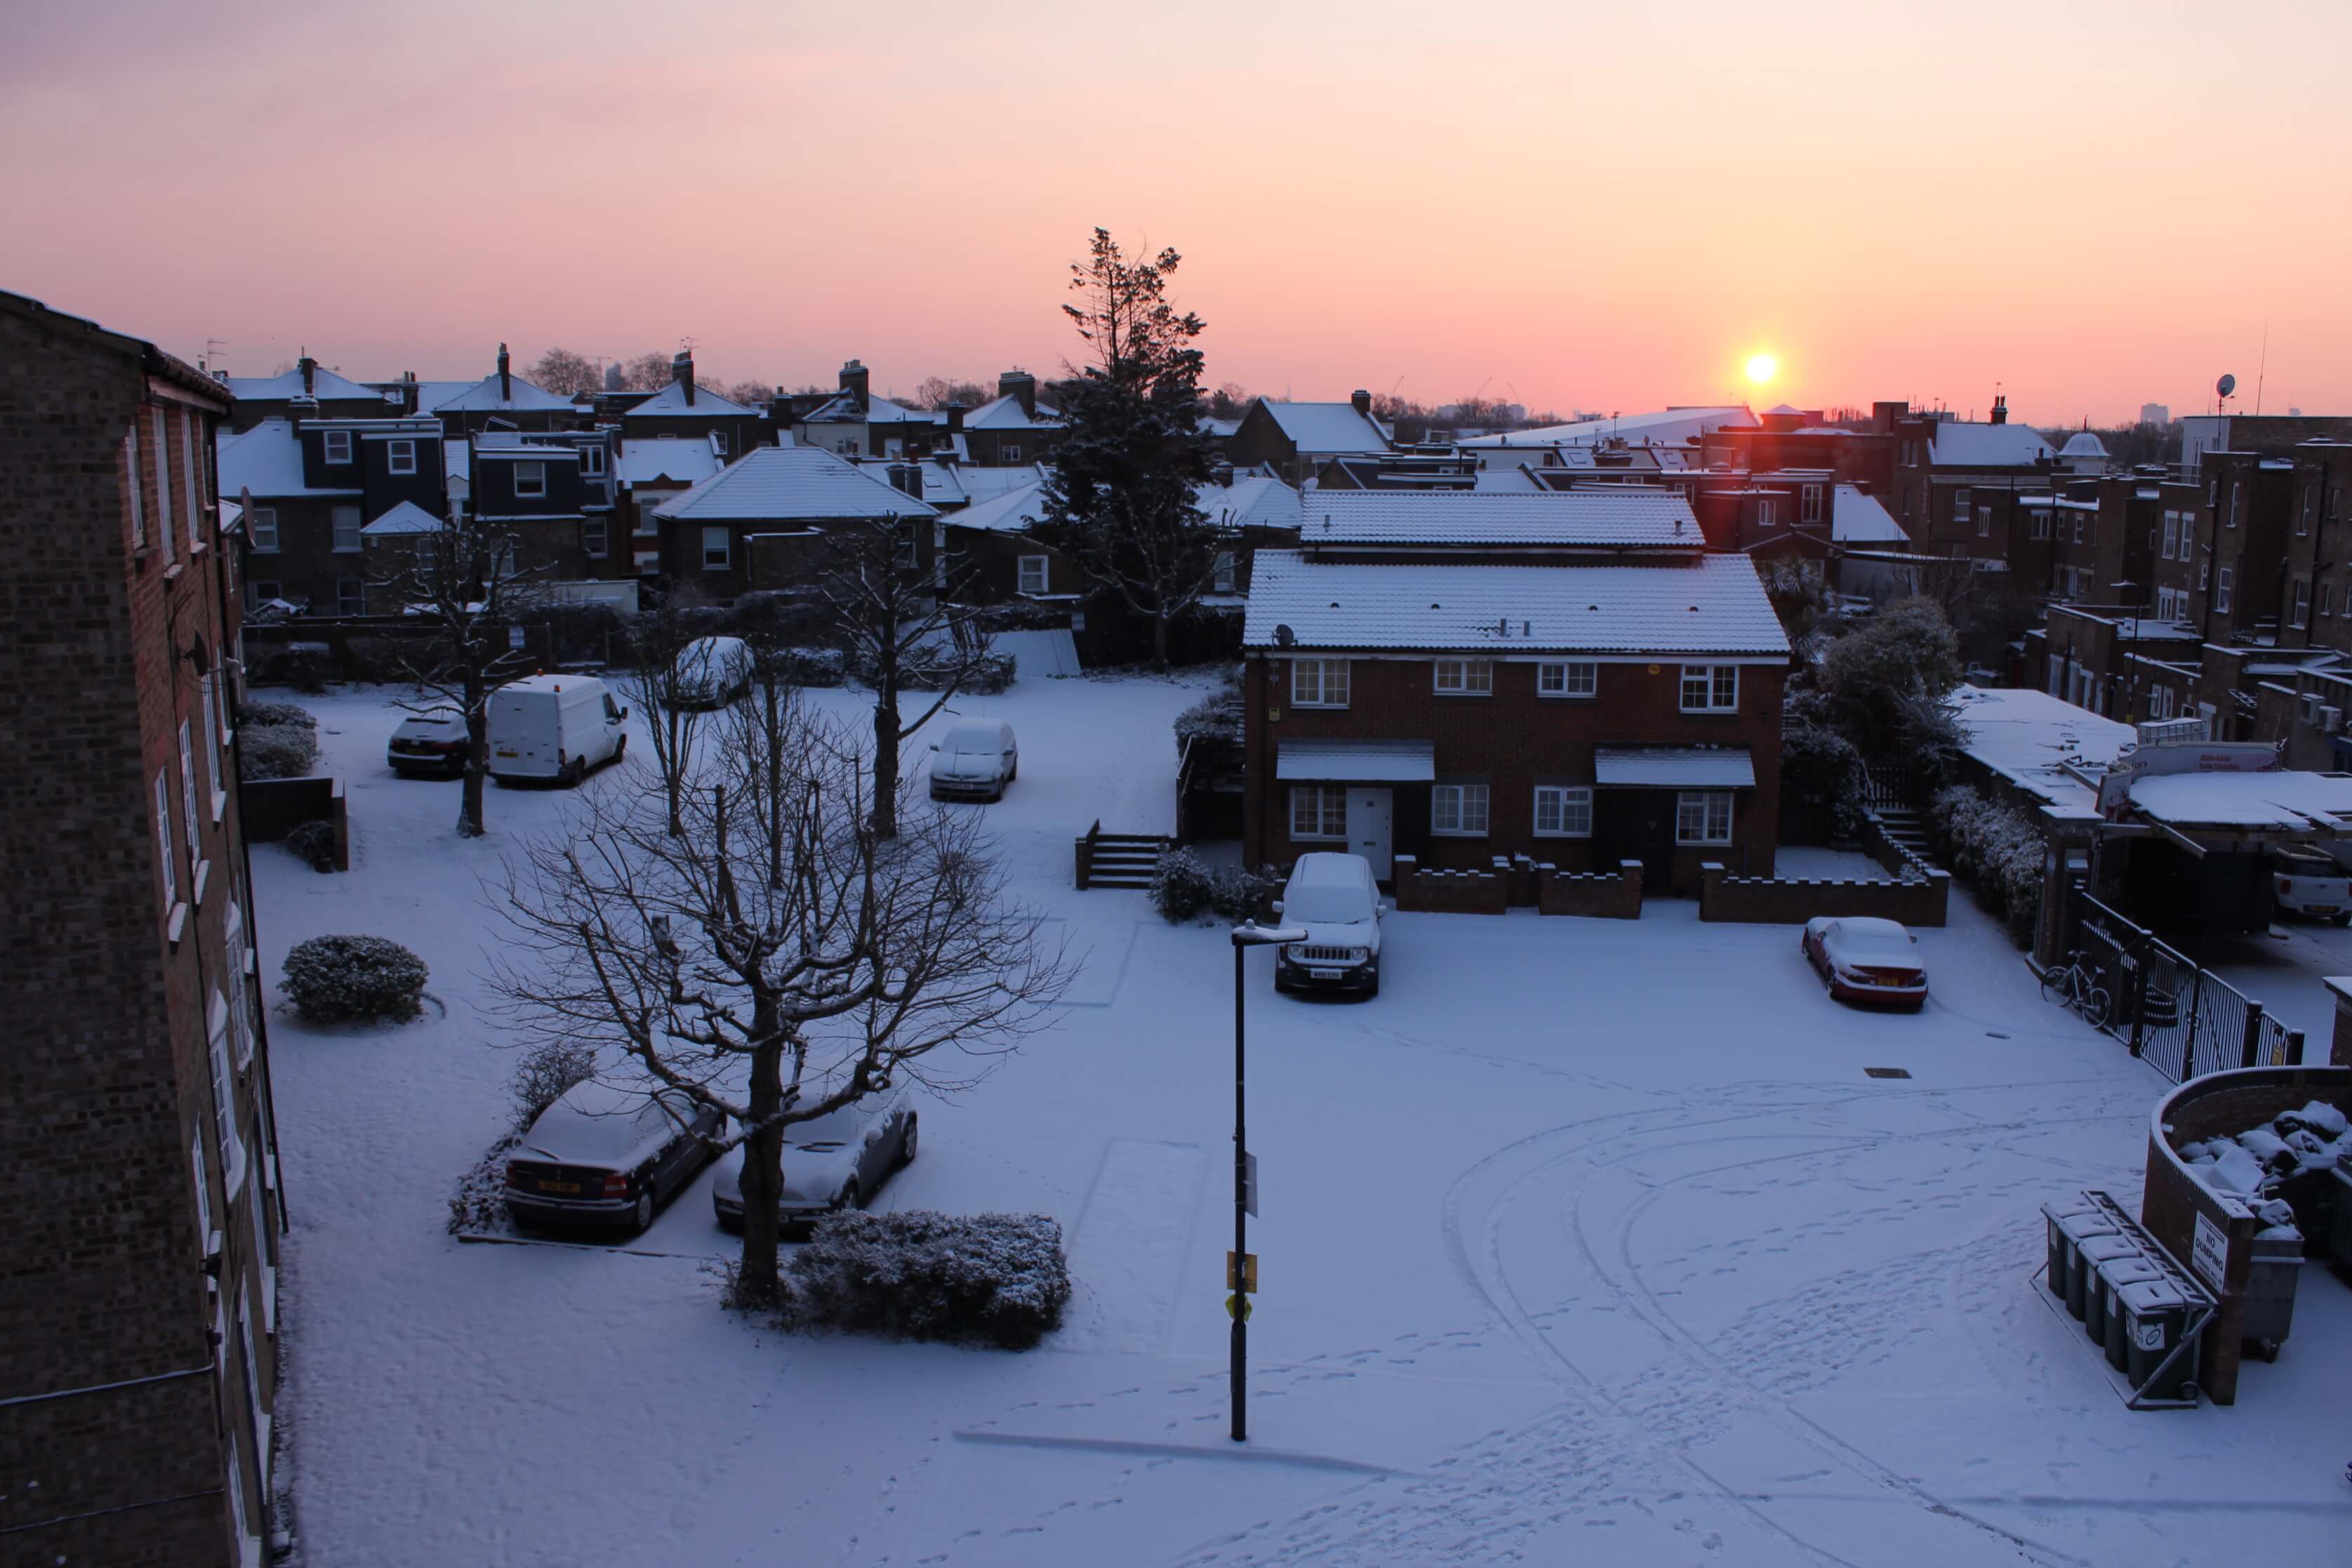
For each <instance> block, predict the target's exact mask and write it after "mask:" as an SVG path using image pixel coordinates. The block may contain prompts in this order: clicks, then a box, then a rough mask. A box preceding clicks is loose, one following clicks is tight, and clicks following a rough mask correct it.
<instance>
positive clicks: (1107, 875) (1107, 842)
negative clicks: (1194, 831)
mask: <svg viewBox="0 0 2352 1568" xmlns="http://www.w3.org/2000/svg"><path fill="white" fill-rule="evenodd" d="M1167 853H1168V840H1167V839H1166V838H1165V837H1160V836H1158V835H1154V834H1149V833H1103V834H1097V835H1096V837H1095V852H1094V864H1093V868H1092V869H1091V870H1090V871H1089V872H1088V873H1087V886H1088V887H1089V888H1149V887H1150V886H1151V877H1152V873H1153V872H1155V871H1157V870H1159V869H1160V857H1161V856H1162V855H1165V854H1167Z"/></svg>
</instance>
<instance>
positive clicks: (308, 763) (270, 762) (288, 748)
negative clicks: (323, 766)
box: [236, 715, 319, 779]
mask: <svg viewBox="0 0 2352 1568" xmlns="http://www.w3.org/2000/svg"><path fill="white" fill-rule="evenodd" d="M305 717H308V715H305ZM318 765H319V735H318V731H316V730H314V729H310V728H308V727H306V726H304V725H301V724H257V723H255V722H254V721H253V720H252V718H251V717H250V716H247V720H246V723H245V727H244V728H243V729H241V730H239V731H237V747H236V771H237V777H239V778H242V779H299V778H308V777H310V770H311V769H313V768H315V767H317V766H318Z"/></svg>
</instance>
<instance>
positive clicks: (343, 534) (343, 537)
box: [330, 506, 360, 553]
mask: <svg viewBox="0 0 2352 1568" xmlns="http://www.w3.org/2000/svg"><path fill="white" fill-rule="evenodd" d="M330 516H331V520H332V523H333V527H334V536H335V548H336V549H337V550H340V551H342V552H345V553H349V552H352V551H354V550H357V549H358V548H359V547H360V509H359V508H357V507H355V506H339V507H337V508H335V510H333V511H332V512H331V514H330Z"/></svg>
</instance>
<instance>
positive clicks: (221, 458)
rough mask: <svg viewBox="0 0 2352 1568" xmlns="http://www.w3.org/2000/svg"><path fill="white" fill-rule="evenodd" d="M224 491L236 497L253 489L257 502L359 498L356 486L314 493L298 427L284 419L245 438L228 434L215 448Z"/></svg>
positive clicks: (255, 429)
mask: <svg viewBox="0 0 2352 1568" xmlns="http://www.w3.org/2000/svg"><path fill="white" fill-rule="evenodd" d="M215 450H216V453H217V458H218V465H219V469H220V491H221V494H223V495H225V496H233V495H235V494H236V493H237V492H238V491H239V490H247V489H249V490H251V491H252V492H253V493H254V496H255V498H256V499H257V500H275V499H277V498H278V497H280V496H355V495H357V494H359V493H360V492H359V489H358V488H357V487H356V486H352V487H322V488H320V489H312V488H311V487H310V486H309V485H307V484H305V483H303V482H302V443H301V440H300V439H299V437H297V436H296V435H295V434H294V426H292V425H291V424H290V423H289V422H288V421H286V420H283V419H265V420H263V421H262V422H261V423H260V424H258V425H257V426H254V427H253V428H252V429H250V430H247V431H246V432H245V433H244V434H242V435H236V436H232V435H229V434H227V433H226V432H224V433H223V434H222V436H221V437H220V445H219V446H218V447H217V448H215Z"/></svg>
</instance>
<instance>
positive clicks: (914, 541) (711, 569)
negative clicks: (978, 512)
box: [654, 446, 940, 599]
mask: <svg viewBox="0 0 2352 1568" xmlns="http://www.w3.org/2000/svg"><path fill="white" fill-rule="evenodd" d="M939 515H940V514H939V511H938V510H937V509H936V508H934V507H933V506H931V505H930V504H929V502H927V501H925V500H922V499H921V497H919V496H917V495H910V494H908V492H907V491H906V490H904V489H899V488H898V486H896V485H893V484H890V483H888V482H887V481H886V480H883V479H877V478H875V477H874V476H873V475H872V474H871V473H869V472H867V471H866V470H865V469H863V468H859V467H858V466H857V465H856V464H855V463H852V462H848V461H845V460H844V459H843V458H839V457H836V456H835V455H834V454H833V453H831V452H828V451H825V450H824V449H822V448H820V447H801V446H793V447H759V448H757V449H756V450H754V451H752V452H751V453H750V454H749V455H747V456H745V457H743V458H738V459H737V460H736V461H735V462H734V463H733V464H731V465H730V466H729V467H728V468H723V469H721V470H720V471H719V472H718V473H716V474H714V475H712V476H711V477H710V478H709V479H705V480H703V481H702V482H701V483H700V484H698V485H696V486H695V487H694V488H693V489H690V490H688V491H687V492H686V493H685V494H684V495H682V496H679V497H677V498H676V499H675V500H668V501H665V502H663V503H662V504H661V505H660V506H659V507H657V508H656V509H655V512H654V516H655V518H656V520H657V521H659V522H660V524H661V529H662V573H663V575H664V577H665V578H666V579H667V581H668V583H669V585H670V587H671V588H672V589H673V590H681V589H682V590H685V591H686V592H688V593H689V594H694V595H701V596H704V597H708V598H711V599H732V598H735V597H736V596H737V595H741V594H747V593H751V592H753V591H754V590H765V589H775V588H793V587H800V586H803V585H805V584H808V583H809V582H810V581H811V580H812V578H813V576H814V573H815V572H816V571H817V569H818V567H819V564H820V553H821V550H822V539H823V535H824V533H825V532H827V531H830V530H832V529H836V528H838V527H840V526H841V525H843V524H844V523H848V522H861V523H864V522H872V521H878V520H881V519H886V518H887V519H897V520H898V522H899V523H900V525H901V531H902V538H901V547H902V563H903V564H904V565H905V566H906V567H907V568H908V570H910V571H919V572H922V573H924V574H930V573H932V572H933V571H934V570H935V569H936V568H935V557H936V555H937V553H938V550H939V542H938V538H937V532H936V530H935V529H934V527H933V526H932V525H933V524H934V523H935V522H936V521H938V519H939Z"/></svg>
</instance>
